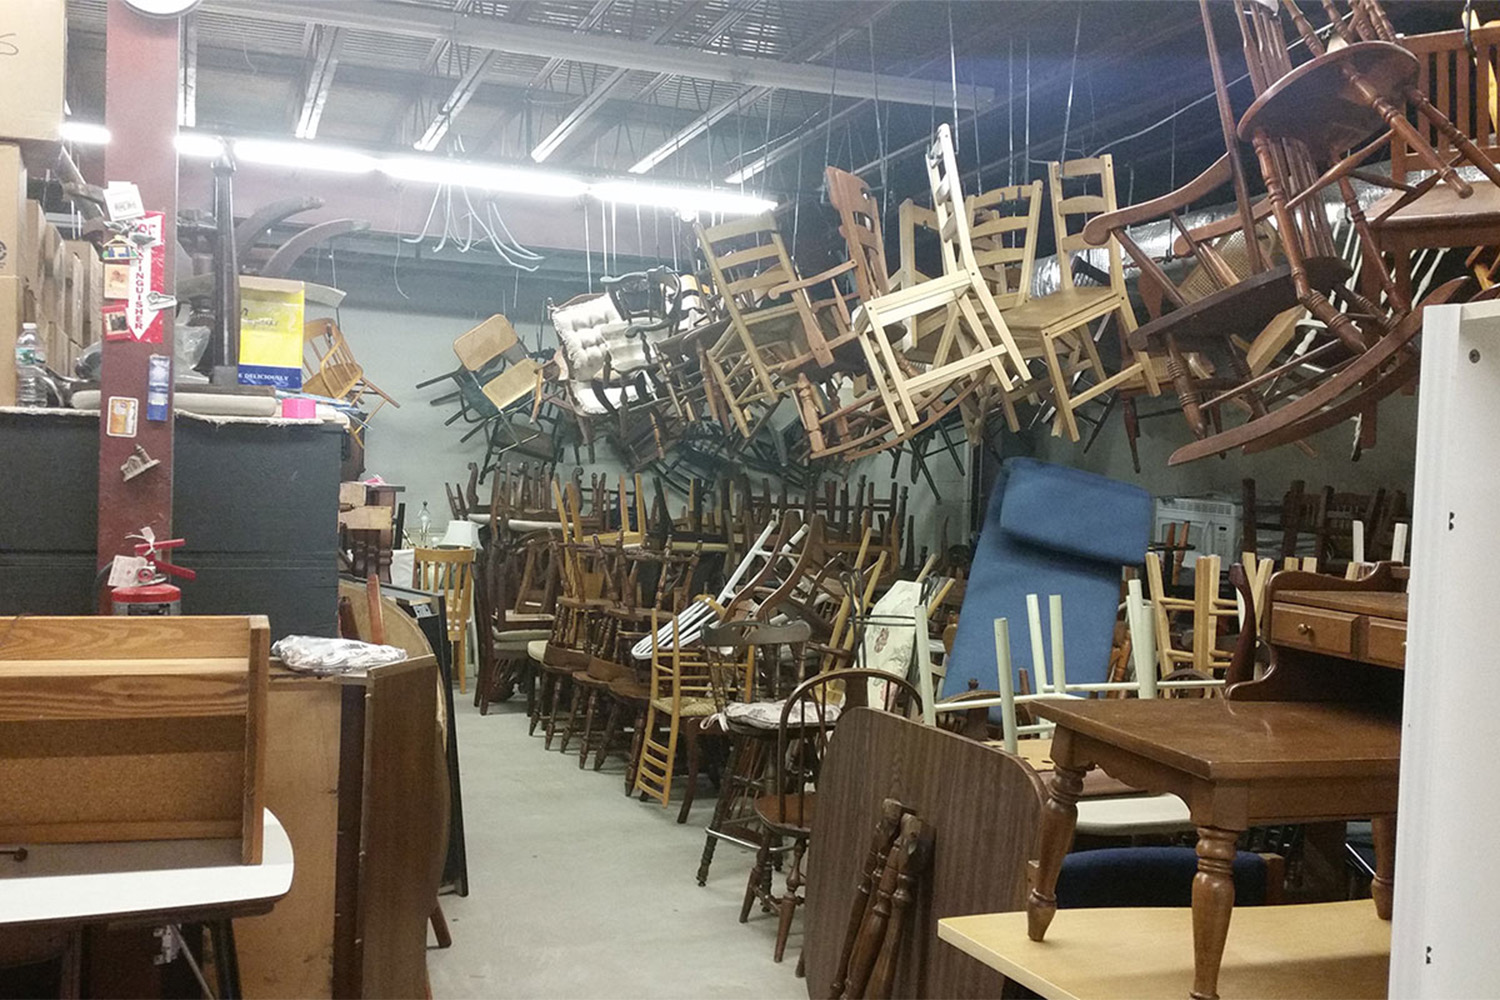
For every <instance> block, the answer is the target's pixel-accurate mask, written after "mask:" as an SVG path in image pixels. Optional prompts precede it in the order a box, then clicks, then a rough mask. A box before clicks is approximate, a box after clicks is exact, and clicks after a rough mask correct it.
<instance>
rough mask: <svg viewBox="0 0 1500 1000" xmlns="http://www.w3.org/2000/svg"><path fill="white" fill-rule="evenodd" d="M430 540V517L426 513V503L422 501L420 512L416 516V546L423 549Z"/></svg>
mask: <svg viewBox="0 0 1500 1000" xmlns="http://www.w3.org/2000/svg"><path fill="white" fill-rule="evenodd" d="M430 538H432V515H431V514H429V513H427V501H426V500H423V501H422V510H421V512H420V513H418V514H417V544H418V545H420V546H422V547H423V548H424V549H425V548H426V547H427V542H428V540H429V539H430Z"/></svg>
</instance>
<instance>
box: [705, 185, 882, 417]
mask: <svg viewBox="0 0 1500 1000" xmlns="http://www.w3.org/2000/svg"><path fill="white" fill-rule="evenodd" d="M694 228H695V231H696V232H697V235H698V245H699V247H700V248H701V249H702V251H703V258H704V261H705V263H706V264H707V266H708V271H709V274H710V276H711V277H712V279H713V283H714V286H715V288H716V290H717V291H718V294H719V298H720V301H721V303H722V305H723V308H724V312H725V314H726V315H727V317H728V320H729V328H728V329H727V330H725V331H724V333H723V335H722V336H720V337H719V339H718V340H717V341H716V342H715V343H714V344H713V345H712V346H711V347H709V348H708V349H707V351H706V352H705V358H706V360H707V363H708V365H709V374H710V376H711V377H712V378H713V380H714V382H715V384H716V385H717V387H718V389H719V392H720V394H721V396H722V401H723V402H724V404H725V406H726V407H727V409H728V410H729V416H730V417H731V418H732V420H733V421H734V425H735V427H736V428H738V430H739V431H740V433H741V434H742V435H743V436H745V437H747V438H748V437H751V436H752V427H751V425H752V421H753V420H754V419H755V418H756V416H757V413H758V411H764V410H769V409H772V408H774V407H775V405H776V402H777V401H778V399H779V398H780V397H781V395H782V394H783V393H785V392H788V391H790V387H791V385H792V382H793V380H794V377H795V376H794V373H795V372H796V371H797V370H798V369H800V368H803V367H806V366H808V365H813V366H816V367H825V366H828V365H831V364H833V346H834V345H833V343H832V342H830V339H829V337H828V336H827V335H826V334H825V331H824V329H823V327H822V326H821V325H820V322H821V315H820V314H826V315H831V316H832V317H833V318H832V319H831V320H830V322H831V323H832V324H833V325H834V327H835V330H836V332H835V333H834V336H833V341H838V340H840V339H841V333H842V331H843V330H847V327H848V322H849V317H848V309H847V306H846V305H845V304H844V301H843V298H842V296H841V295H840V294H839V293H838V290H837V288H834V293H833V297H832V298H831V299H829V300H825V301H823V302H818V303H815V302H814V301H813V299H812V296H811V295H809V293H808V289H809V288H812V287H815V286H817V285H821V284H824V283H829V284H830V285H831V280H832V279H833V278H834V277H836V276H837V275H839V274H842V273H843V272H845V271H847V270H850V269H851V268H852V267H853V266H854V262H853V261H846V262H845V263H844V264H841V265H839V266H837V267H835V268H832V269H830V270H829V271H825V272H823V273H822V274H818V275H814V276H813V277H811V278H807V279H803V278H801V277H800V276H799V275H798V273H797V269H796V266H795V265H794V264H793V263H792V259H791V255H790V254H789V253H788V252H787V248H786V243H785V242H784V241H783V240H782V238H781V232H780V230H779V229H778V228H777V227H776V219H775V217H774V216H772V215H771V214H770V213H765V214H762V215H754V216H750V217H749V218H745V219H736V220H734V221H732V222H725V223H721V224H720V225H717V226H710V227H705V226H703V225H702V224H701V223H699V224H695V226H694ZM829 307H831V308H829Z"/></svg>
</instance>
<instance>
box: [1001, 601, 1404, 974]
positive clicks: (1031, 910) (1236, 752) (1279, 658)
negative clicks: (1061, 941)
mask: <svg viewBox="0 0 1500 1000" xmlns="http://www.w3.org/2000/svg"><path fill="white" fill-rule="evenodd" d="M1392 591H1393V582H1392V578H1391V574H1390V573H1389V571H1380V572H1377V573H1375V574H1373V575H1372V576H1371V577H1369V578H1367V579H1365V580H1360V581H1348V580H1342V579H1338V578H1334V577H1326V576H1317V575H1315V574H1310V573H1290V572H1288V573H1280V574H1277V575H1276V576H1274V577H1272V579H1271V583H1270V586H1269V587H1268V588H1267V592H1268V599H1269V601H1270V602H1271V611H1272V615H1271V620H1272V625H1271V643H1270V650H1271V665H1270V669H1269V670H1268V671H1267V672H1266V674H1265V675H1264V676H1263V677H1262V678H1260V679H1258V680H1255V681H1249V682H1245V683H1241V684H1237V685H1234V686H1232V687H1231V688H1230V689H1229V691H1228V693H1227V697H1226V698H1223V699H1204V700H1166V701H1159V700H1147V699H1134V700H1108V699H1103V700H1075V699H1068V700H1052V699H1047V700H1042V701H1038V702H1035V703H1033V705H1032V710H1033V711H1034V712H1035V713H1036V714H1037V715H1039V716H1041V717H1043V718H1045V719H1048V720H1050V721H1052V722H1054V723H1056V727H1057V728H1056V730H1055V731H1054V733H1053V738H1052V753H1051V757H1052V761H1053V765H1054V769H1053V773H1052V776H1051V778H1050V780H1049V782H1048V797H1047V801H1046V803H1045V805H1044V807H1043V810H1042V819H1041V823H1040V833H1039V840H1038V848H1037V859H1036V860H1035V861H1033V862H1032V866H1033V870H1032V873H1031V874H1032V887H1031V890H1030V892H1029V893H1028V896H1027V902H1026V912H1027V934H1028V936H1029V937H1030V938H1031V940H1033V941H1041V940H1043V938H1044V937H1045V935H1046V933H1047V928H1048V926H1049V925H1050V924H1051V922H1052V919H1053V917H1054V915H1055V914H1056V910H1057V897H1056V888H1057V879H1058V874H1059V872H1060V871H1061V868H1062V861H1063V856H1064V855H1065V854H1066V853H1067V851H1068V848H1069V846H1070V844H1071V842H1072V839H1073V833H1074V828H1075V825H1076V823H1077V816H1078V806H1077V803H1078V799H1079V797H1080V795H1081V794H1082V791H1083V778H1084V774H1085V772H1087V771H1088V770H1089V769H1090V768H1093V767H1098V768H1100V769H1102V770H1103V771H1105V772H1106V773H1107V774H1109V775H1111V776H1112V777H1115V778H1118V779H1119V780H1121V781H1124V782H1126V783H1128V784H1130V785H1133V786H1135V787H1138V788H1142V789H1146V790H1148V791H1152V792H1169V793H1172V794H1174V795H1177V796H1179V797H1181V798H1182V799H1183V801H1184V802H1186V803H1187V805H1188V810H1189V813H1190V815H1191V818H1192V822H1193V825H1194V826H1195V827H1196V828H1197V831H1198V845H1197V852H1198V873H1197V875H1196V876H1195V877H1194V880H1193V890H1192V911H1193V913H1192V931H1193V983H1192V996H1193V997H1195V998H1198V1000H1215V998H1216V997H1217V996H1218V991H1217V986H1218V977H1219V966H1220V962H1221V959H1222V956H1223V954H1224V947H1225V942H1226V940H1227V937H1228V933H1229V925H1230V917H1231V915H1232V913H1233V907H1234V883H1233V880H1232V877H1231V870H1232V863H1233V860H1234V856H1235V842H1236V840H1237V839H1238V837H1239V835H1240V834H1241V833H1242V832H1244V831H1245V830H1246V829H1248V828H1249V827H1251V826H1256V825H1261V824H1269V823H1312V822H1319V821H1328V820H1346V819H1371V820H1372V826H1373V831H1374V838H1375V854H1376V873H1375V879H1374V883H1373V885H1372V889H1371V894H1372V895H1373V896H1374V905H1375V910H1376V912H1377V914H1378V915H1379V916H1380V917H1381V918H1382V919H1387V920H1388V919H1389V918H1390V913H1391V895H1392V889H1393V881H1392V873H1393V868H1394V865H1395V812H1396V801H1397V778H1398V774H1399V770H1400V751H1401V694H1400V692H1401V682H1402V673H1401V671H1400V670H1397V669H1392V667H1393V666H1398V665H1399V664H1395V663H1392V662H1390V661H1391V659H1392V656H1391V650H1392V648H1393V647H1392V645H1391V637H1390V636H1389V635H1384V636H1382V635H1380V634H1379V628H1380V627H1381V626H1382V624H1383V623H1384V622H1396V621H1400V623H1401V626H1402V627H1403V628H1404V617H1405V616H1404V610H1403V611H1402V614H1401V619H1397V618H1395V614H1396V611H1397V609H1398V608H1402V607H1403V606H1404V595H1400V596H1399V597H1394V596H1391V593H1392ZM1251 621H1252V622H1253V619H1251ZM1301 624H1306V625H1307V627H1306V628H1298V627H1297V626H1298V625H1301ZM1372 625H1373V626H1375V629H1376V631H1375V635H1376V640H1375V646H1376V649H1375V653H1376V655H1375V656H1373V657H1372V656H1371V655H1370V654H1369V652H1368V650H1369V648H1370V645H1371V640H1370V635H1371V634H1372V631H1371V627H1372ZM1251 627H1252V628H1253V625H1252V626H1251ZM1278 635H1280V636H1281V637H1282V638H1280V639H1278ZM1252 639H1253V635H1252ZM1250 646H1251V647H1253V642H1252V643H1251V644H1250ZM1394 648H1396V649H1399V648H1400V647H1399V640H1398V645H1396V646H1395V647H1394ZM1382 658H1383V660H1384V662H1382ZM1163 946H1164V947H1165V946H1168V945H1165V944H1164V945H1163Z"/></svg>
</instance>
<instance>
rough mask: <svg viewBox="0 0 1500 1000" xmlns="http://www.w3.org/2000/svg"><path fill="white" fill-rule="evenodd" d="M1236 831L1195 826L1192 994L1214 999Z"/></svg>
mask: <svg viewBox="0 0 1500 1000" xmlns="http://www.w3.org/2000/svg"><path fill="white" fill-rule="evenodd" d="M1239 835H1240V834H1239V831H1238V830H1221V829H1218V828H1217V827H1212V826H1200V827H1198V874H1197V875H1195V876H1193V997H1194V1000H1218V995H1219V963H1220V962H1221V961H1223V959H1224V942H1225V940H1226V939H1227V938H1228V937H1229V917H1230V915H1231V914H1232V913H1233V912H1234V847H1235V841H1236V840H1238V839H1239Z"/></svg>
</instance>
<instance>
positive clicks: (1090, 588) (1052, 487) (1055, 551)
mask: <svg viewBox="0 0 1500 1000" xmlns="http://www.w3.org/2000/svg"><path fill="white" fill-rule="evenodd" d="M1151 514H1152V510H1151V495H1150V494H1149V493H1147V492H1146V491H1145V490H1143V489H1141V488H1140V487H1138V486H1132V485H1130V484H1129V483H1121V482H1116V481H1115V480H1113V479H1106V478H1105V477H1103V476H1096V475H1094V474H1093V473H1089V472H1082V471H1080V470H1078V469H1070V468H1067V467H1065V466H1060V465H1049V464H1047V463H1045V462H1038V461H1036V460H1034V459H1029V458H1012V459H1007V460H1006V461H1005V463H1004V464H1003V465H1002V466H1001V471H1000V476H999V477H998V478H997V479H996V482H995V487H994V492H993V494H992V495H991V497H990V506H989V510H988V512H987V513H986V514H985V519H984V527H983V529H981V531H980V535H979V547H978V549H977V551H976V552H975V553H974V562H973V566H972V568H971V570H970V573H969V580H968V584H967V588H966V591H965V594H964V603H963V609H962V611H961V612H960V614H959V620H958V634H957V636H956V637H955V638H954V640H953V649H952V651H951V652H950V653H949V656H948V666H947V673H946V676H945V677H944V679H943V689H942V696H943V697H951V696H953V695H957V694H962V693H963V692H964V691H966V690H968V688H969V680H970V679H971V678H973V679H974V680H976V681H977V682H978V684H977V686H978V687H979V688H981V689H984V690H993V689H994V687H995V685H996V674H995V670H996V667H995V662H996V661H995V626H994V622H995V619H996V618H1008V619H1009V620H1010V628H1011V637H1012V644H1013V645H1014V646H1016V647H1017V648H1016V649H1014V663H1015V665H1016V667H1017V668H1020V667H1022V666H1027V665H1029V664H1030V663H1031V655H1030V652H1029V646H1023V643H1024V642H1025V638H1024V637H1025V636H1026V635H1027V628H1026V622H1027V618H1026V595H1027V594H1037V595H1040V597H1041V600H1042V606H1043V607H1046V602H1047V598H1048V596H1049V595H1051V594H1061V595H1062V604H1063V645H1064V650H1065V653H1066V663H1067V675H1068V682H1069V683H1070V684H1072V683H1089V682H1100V681H1104V680H1106V679H1107V677H1106V673H1107V671H1108V669H1109V653H1110V644H1111V641H1112V639H1113V635H1114V622H1115V616H1116V612H1117V610H1118V608H1119V601H1120V567H1122V566H1126V565H1132V566H1133V565H1139V564H1140V563H1142V562H1143V561H1144V560H1145V556H1146V544H1147V542H1149V541H1150V538H1151ZM999 712H1000V710H999V709H998V708H992V709H991V710H990V717H991V718H992V719H994V720H995V721H999V717H1000V716H999Z"/></svg>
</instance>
